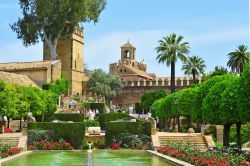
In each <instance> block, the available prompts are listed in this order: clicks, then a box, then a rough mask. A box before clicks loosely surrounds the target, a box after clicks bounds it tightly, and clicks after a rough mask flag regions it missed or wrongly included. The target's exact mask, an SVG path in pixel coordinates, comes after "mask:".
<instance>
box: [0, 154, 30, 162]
mask: <svg viewBox="0 0 250 166" xmlns="http://www.w3.org/2000/svg"><path fill="white" fill-rule="evenodd" d="M32 153H33V151H23V152H21V153H18V154H16V155H13V156H9V157H6V158H3V159H0V165H2V164H3V163H6V162H9V161H12V160H15V159H17V158H19V157H22V156H25V155H29V154H32Z"/></svg>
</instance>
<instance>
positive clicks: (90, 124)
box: [84, 120, 99, 127]
mask: <svg viewBox="0 0 250 166" xmlns="http://www.w3.org/2000/svg"><path fill="white" fill-rule="evenodd" d="M84 123H85V127H98V126H99V122H97V121H95V120H85V121H84Z"/></svg>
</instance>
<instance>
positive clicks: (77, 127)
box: [28, 122, 85, 149]
mask: <svg viewBox="0 0 250 166" xmlns="http://www.w3.org/2000/svg"><path fill="white" fill-rule="evenodd" d="M28 129H38V130H39V129H40V130H54V131H55V133H56V137H57V138H56V139H60V138H63V139H64V140H66V141H68V142H70V143H71V144H72V145H73V147H74V148H75V149H79V148H81V145H82V143H83V141H84V135H85V124H84V123H80V122H77V123H52V122H46V123H29V124H28Z"/></svg>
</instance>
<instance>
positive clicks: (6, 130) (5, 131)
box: [4, 127, 13, 133]
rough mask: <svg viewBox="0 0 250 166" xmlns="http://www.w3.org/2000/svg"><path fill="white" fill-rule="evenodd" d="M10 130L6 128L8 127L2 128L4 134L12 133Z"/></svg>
mask: <svg viewBox="0 0 250 166" xmlns="http://www.w3.org/2000/svg"><path fill="white" fill-rule="evenodd" d="M12 132H13V131H12V129H11V128H8V127H5V128H4V133H12Z"/></svg>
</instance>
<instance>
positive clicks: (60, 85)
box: [42, 76, 69, 95]
mask: <svg viewBox="0 0 250 166" xmlns="http://www.w3.org/2000/svg"><path fill="white" fill-rule="evenodd" d="M42 89H44V90H49V91H51V92H53V93H55V94H56V95H60V94H62V93H63V94H67V93H68V90H69V81H68V80H67V79H66V78H65V77H63V76H62V77H61V78H60V79H58V80H56V81H55V82H52V83H45V84H43V86H42Z"/></svg>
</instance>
